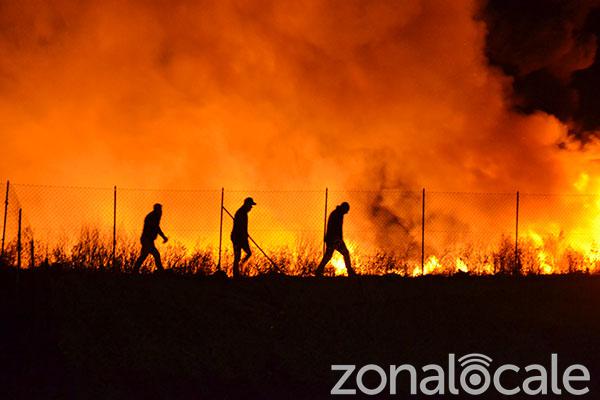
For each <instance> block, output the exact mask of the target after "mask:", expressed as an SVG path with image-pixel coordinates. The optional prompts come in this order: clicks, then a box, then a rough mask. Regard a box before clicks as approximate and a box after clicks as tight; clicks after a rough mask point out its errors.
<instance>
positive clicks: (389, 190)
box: [0, 180, 600, 197]
mask: <svg viewBox="0 0 600 400" xmlns="http://www.w3.org/2000/svg"><path fill="white" fill-rule="evenodd" d="M7 182H9V180H0V185H1V186H4V185H6V183H7ZM10 185H11V186H12V187H15V188H18V187H20V188H44V189H68V190H107V191H108V190H114V189H115V188H117V190H119V191H131V192H195V193H216V192H221V191H222V190H224V191H225V192H226V193H233V194H240V193H323V191H324V190H325V189H327V190H328V191H329V193H332V194H340V193H373V194H381V193H398V194H421V193H422V191H423V190H425V192H426V193H427V194H445V195H480V196H481V195H497V196H514V195H515V194H516V193H517V192H519V194H520V195H521V196H532V197H597V196H600V194H596V193H556V192H549V193H541V192H525V191H517V190H515V191H513V192H477V191H440V190H428V189H427V188H424V189H423V188H421V189H401V188H383V189H365V188H349V189H340V188H326V187H323V188H321V189H306V188H303V189H237V188H236V189H227V188H226V187H219V188H167V187H163V188H139V187H138V188H135V187H127V186H119V185H116V186H115V185H113V186H77V185H49V184H31V183H17V182H13V181H10Z"/></svg>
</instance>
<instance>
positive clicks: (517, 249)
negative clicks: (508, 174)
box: [515, 190, 521, 273]
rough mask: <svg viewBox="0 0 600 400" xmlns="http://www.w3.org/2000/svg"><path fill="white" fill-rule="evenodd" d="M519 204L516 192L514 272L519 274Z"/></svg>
mask: <svg viewBox="0 0 600 400" xmlns="http://www.w3.org/2000/svg"><path fill="white" fill-rule="evenodd" d="M519 202H520V195H519V191H518V190H517V209H516V218H515V271H517V272H518V273H521V268H520V266H519Z"/></svg>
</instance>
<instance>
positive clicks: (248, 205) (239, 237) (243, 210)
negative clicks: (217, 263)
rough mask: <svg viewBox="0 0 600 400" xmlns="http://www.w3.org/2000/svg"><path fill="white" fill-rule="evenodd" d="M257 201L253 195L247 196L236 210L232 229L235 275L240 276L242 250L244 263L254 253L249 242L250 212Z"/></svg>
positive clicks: (235, 276)
mask: <svg viewBox="0 0 600 400" xmlns="http://www.w3.org/2000/svg"><path fill="white" fill-rule="evenodd" d="M255 205H256V203H255V202H254V200H253V199H252V197H247V198H246V199H245V200H244V204H243V205H242V206H241V207H240V208H239V209H238V210H237V211H236V212H235V216H234V217H233V229H232V230H231V242H232V243H233V277H234V278H239V276H240V259H241V257H242V250H244V252H245V253H246V256H245V257H244V259H243V260H242V264H243V263H245V262H246V261H248V259H249V258H250V256H251V255H252V251H250V243H248V213H249V212H250V210H252V207H253V206H255ZM230 215H231V214H230Z"/></svg>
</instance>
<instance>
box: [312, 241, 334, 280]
mask: <svg viewBox="0 0 600 400" xmlns="http://www.w3.org/2000/svg"><path fill="white" fill-rule="evenodd" d="M333 250H334V249H333V246H331V245H329V244H328V245H327V247H326V248H325V254H323V259H322V260H321V263H320V264H319V266H318V267H317V270H316V271H315V276H322V275H323V272H324V271H325V266H326V265H327V263H328V262H329V260H331V257H333Z"/></svg>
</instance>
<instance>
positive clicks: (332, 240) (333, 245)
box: [315, 202, 356, 276]
mask: <svg viewBox="0 0 600 400" xmlns="http://www.w3.org/2000/svg"><path fill="white" fill-rule="evenodd" d="M348 211H350V204H348V203H346V202H343V203H342V204H340V205H339V206H337V207H336V208H335V210H333V211H332V212H331V214H329V219H328V220H327V232H326V233H325V254H323V260H321V263H320V264H319V266H318V267H317V270H316V271H315V275H316V276H322V275H323V271H324V270H325V265H327V263H328V262H329V260H331V257H333V252H334V251H335V250H337V251H339V252H340V253H341V254H342V255H343V256H344V264H345V265H346V270H347V271H348V276H353V275H356V273H355V272H354V270H353V269H352V263H351V261H350V252H349V251H348V248H347V247H346V243H344V237H343V234H342V226H343V225H344V215H346V214H347V213H348Z"/></svg>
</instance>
